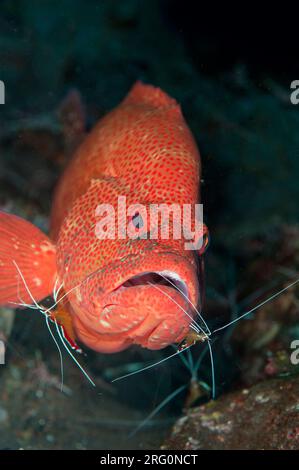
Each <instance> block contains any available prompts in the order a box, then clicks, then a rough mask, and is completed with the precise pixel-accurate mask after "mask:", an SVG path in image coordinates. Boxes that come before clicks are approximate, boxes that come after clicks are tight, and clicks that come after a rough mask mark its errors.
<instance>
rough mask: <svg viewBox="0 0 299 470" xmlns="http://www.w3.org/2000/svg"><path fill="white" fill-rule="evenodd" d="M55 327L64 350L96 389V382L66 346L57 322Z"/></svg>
mask: <svg viewBox="0 0 299 470" xmlns="http://www.w3.org/2000/svg"><path fill="white" fill-rule="evenodd" d="M55 326H56V330H57V333H58V336H59V338H60V340H61V342H62V344H63V346H64V348H65V349H66V351H67V352H68V354H69V355H70V356H71V358H72V359H73V361H74V362H75V363H76V364H77V366H78V367H79V369H80V370H81V372H82V373H83V374H84V376H85V377H86V378H87V380H88V381H89V382H90V383H91V385H93V387H96V384H95V383H94V381H93V380H92V379H91V378H90V377H89V375H88V374H87V372H86V371H85V370H84V368H83V367H82V366H81V364H80V362H79V361H77V359H76V358H75V356H74V355H73V353H72V352H71V351H70V350H69V348H68V347H67V345H66V342H65V340H64V338H63V335H62V334H61V331H60V329H59V325H58V323H57V322H55Z"/></svg>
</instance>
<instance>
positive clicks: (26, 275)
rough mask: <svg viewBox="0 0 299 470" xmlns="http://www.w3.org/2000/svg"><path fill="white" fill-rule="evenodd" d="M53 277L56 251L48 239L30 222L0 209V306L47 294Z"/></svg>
mask: <svg viewBox="0 0 299 470" xmlns="http://www.w3.org/2000/svg"><path fill="white" fill-rule="evenodd" d="M55 277H56V250H55V246H54V245H53V244H52V242H51V241H50V239H49V238H48V237H47V236H46V235H45V234H44V233H42V232H41V231H40V230H39V229H38V228H37V227H35V226H34V225H33V224H31V223H30V222H27V221H26V220H23V219H21V218H20V217H17V216H15V215H12V214H7V213H5V212H2V211H0V305H10V306H11V302H18V303H29V304H32V303H33V300H32V297H33V298H34V299H35V300H36V301H39V300H41V299H43V298H45V297H47V296H48V295H50V294H52V292H53V289H54V283H55ZM31 296H32V297H31Z"/></svg>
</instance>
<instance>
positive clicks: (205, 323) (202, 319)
mask: <svg viewBox="0 0 299 470" xmlns="http://www.w3.org/2000/svg"><path fill="white" fill-rule="evenodd" d="M159 275H160V276H162V277H163V278H164V279H165V280H166V281H167V282H169V283H170V284H171V285H172V286H173V287H175V288H176V289H177V290H178V291H179V292H180V293H181V294H182V296H183V297H184V298H185V299H186V300H187V301H188V302H189V304H190V305H191V306H192V307H193V308H194V310H195V312H196V313H197V315H198V316H199V318H200V320H201V321H202V323H203V324H204V326H205V328H206V330H207V332H208V334H211V331H210V328H209V326H208V324H207V322H206V321H205V319H204V318H203V316H202V315H201V313H200V312H199V310H198V309H197V308H196V307H195V305H194V304H193V303H192V302H191V300H190V299H189V297H188V295H186V294H185V292H183V291H182V289H180V288H179V287H178V286H177V285H176V284H175V283H174V282H172V281H171V280H170V279H169V278H167V277H166V276H164V275H163V274H161V273H159Z"/></svg>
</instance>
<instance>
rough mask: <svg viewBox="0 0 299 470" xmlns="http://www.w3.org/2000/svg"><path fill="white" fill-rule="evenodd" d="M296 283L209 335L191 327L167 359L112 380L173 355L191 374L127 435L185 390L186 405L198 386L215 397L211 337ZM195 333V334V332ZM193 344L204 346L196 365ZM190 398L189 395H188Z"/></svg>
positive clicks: (151, 366) (246, 301)
mask: <svg viewBox="0 0 299 470" xmlns="http://www.w3.org/2000/svg"><path fill="white" fill-rule="evenodd" d="M298 283H299V279H296V280H295V281H293V282H291V283H289V284H288V285H287V286H285V287H284V288H282V289H280V290H279V291H278V292H276V293H274V294H273V295H271V296H269V297H267V299H265V300H264V301H262V302H260V303H259V304H258V305H256V306H255V307H253V308H251V309H249V310H247V311H246V312H244V313H242V314H240V315H238V316H237V317H236V318H233V319H232V320H231V321H229V322H227V323H225V324H224V325H222V326H220V327H218V328H215V329H213V330H212V331H211V332H210V333H208V332H205V331H203V330H202V329H201V330H199V329H198V327H199V325H197V326H196V325H193V326H192V328H191V330H190V334H189V335H188V336H187V338H186V340H185V341H184V342H183V343H182V344H181V345H179V347H178V349H177V351H176V352H175V353H173V354H171V355H169V356H167V357H164V358H163V359H161V360H159V361H157V362H156V363H153V364H150V365H147V366H146V367H143V368H141V369H139V370H135V371H133V372H130V373H128V374H125V375H123V376H121V377H117V378H116V379H114V380H113V382H116V381H119V380H122V379H124V378H127V377H130V376H132V375H135V374H138V373H140V372H142V371H146V370H149V369H152V368H154V367H156V366H158V365H160V364H162V363H165V362H166V361H167V360H168V359H170V358H173V357H175V356H179V357H180V359H181V360H182V362H183V363H184V365H185V366H186V368H187V369H188V370H189V371H190V374H191V380H190V383H187V384H183V385H181V386H179V387H177V388H176V389H175V390H174V391H172V392H171V393H169V394H168V395H167V396H166V398H165V399H164V400H162V401H161V402H160V403H159V404H158V405H157V406H156V407H155V408H154V409H153V411H152V412H151V413H150V414H149V415H148V416H147V417H146V418H145V419H144V420H142V421H141V422H140V424H139V425H138V427H137V428H136V429H134V431H133V432H132V433H131V435H134V434H136V432H138V431H139V430H140V429H141V428H143V427H144V426H145V425H147V424H148V422H149V421H150V420H151V419H152V418H154V417H155V416H156V415H157V414H158V413H159V412H160V411H161V410H162V409H163V408H164V407H165V406H166V405H168V404H169V403H170V402H171V401H172V400H173V399H174V398H175V397H177V396H178V395H179V394H181V393H183V392H186V390H187V389H188V388H189V396H188V397H187V402H186V405H187V404H188V402H189V403H190V404H192V401H194V398H196V394H197V393H198V390H199V388H200V387H202V386H203V387H204V388H205V389H206V390H211V395H212V398H214V397H215V395H216V384H215V370H214V361H213V354H212V342H213V340H214V339H216V338H215V337H213V335H216V334H217V333H218V332H221V331H223V330H225V329H226V328H229V327H231V326H233V325H235V324H236V323H237V322H238V321H239V320H241V319H242V318H245V317H247V316H249V315H250V314H252V313H254V312H255V311H256V310H258V309H259V308H261V307H262V306H264V305H266V304H267V303H268V302H271V301H273V300H274V299H276V298H277V297H279V296H281V295H282V294H283V293H284V292H286V291H287V290H288V289H290V288H292V287H293V286H295V285H297V284H298ZM252 297H256V295H253V296H250V297H249V298H248V299H246V300H245V301H243V302H242V303H248V301H249V300H251V301H252ZM196 330H197V331H196ZM197 343H204V344H205V347H204V349H203V350H202V352H201V353H200V354H199V357H198V358H197V360H196V362H194V359H193V357H192V354H191V347H193V346H194V345H195V344H197ZM208 351H209V352H210V357H211V376H212V380H211V382H212V384H211V387H209V386H208V385H207V384H205V383H204V384H203V383H201V382H200V381H199V378H198V371H199V368H200V365H201V362H202V359H203V357H204V356H205V355H206V353H207V352H208ZM184 352H186V353H187V356H185V355H184V354H183V353H184ZM192 395H193V396H192Z"/></svg>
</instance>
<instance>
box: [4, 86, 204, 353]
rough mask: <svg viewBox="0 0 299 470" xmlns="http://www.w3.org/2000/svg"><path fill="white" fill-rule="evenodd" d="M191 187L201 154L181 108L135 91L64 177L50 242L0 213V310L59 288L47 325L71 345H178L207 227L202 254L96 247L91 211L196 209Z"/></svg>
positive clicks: (111, 242) (194, 299)
mask: <svg viewBox="0 0 299 470" xmlns="http://www.w3.org/2000/svg"><path fill="white" fill-rule="evenodd" d="M199 182H200V157H199V152H198V150H197V147H196V144H195V141H194V139H193V137H192V134H191V132H190V130H189V129H188V127H187V125H186V123H185V120H184V118H183V116H182V113H181V109H180V106H179V105H178V104H177V102H176V101H175V100H174V99H172V98H170V97H169V96H168V95H167V94H166V93H164V92H163V91H162V90H160V89H159V88H155V87H153V86H150V85H144V84H142V83H140V82H137V83H136V84H135V85H134V87H133V88H132V89H131V91H130V92H129V94H128V95H127V97H126V98H125V99H124V100H123V101H122V102H121V103H120V104H119V106H117V107H116V108H115V109H114V110H112V111H111V112H110V113H109V114H107V115H106V116H105V117H104V118H102V119H101V120H100V121H99V122H98V124H97V125H96V126H95V127H94V129H93V130H92V131H91V133H90V134H89V135H88V136H87V137H86V139H85V140H84V141H83V143H82V144H81V146H80V147H79V149H78V150H77V151H76V152H75V155H74V157H73V159H72V160H71V162H70V164H69V166H68V167H67V169H66V171H65V172H64V174H63V175H62V178H61V180H60V183H59V184H58V188H57V190H56V193H55V197H54V201H53V206H52V214H51V233H50V237H49V238H48V237H47V236H46V235H44V234H43V233H42V232H41V231H40V230H39V229H38V228H36V227H34V226H33V225H32V224H31V223H29V222H27V221H25V220H22V219H20V218H18V217H16V216H14V215H9V214H5V213H0V304H8V303H10V302H20V299H21V301H22V302H24V303H32V299H34V300H36V301H40V300H41V299H43V298H44V297H46V296H48V295H51V294H52V293H53V290H54V287H55V285H56V286H61V288H62V289H63V291H62V290H61V292H63V293H65V294H66V296H65V298H64V301H63V302H61V303H59V304H58V308H57V309H56V310H55V311H54V310H53V311H51V319H52V320H54V321H56V322H58V323H59V324H60V325H62V326H63V327H64V331H65V334H66V336H67V337H68V339H69V340H70V341H73V342H74V340H75V338H77V339H79V340H80V341H81V342H82V343H84V344H85V345H87V346H88V347H90V348H92V349H94V350H96V351H100V352H105V353H111V352H117V351H121V350H123V349H125V348H127V347H129V346H130V345H132V344H138V345H141V346H143V347H146V348H148V349H161V348H164V347H165V346H168V345H169V344H171V343H177V342H181V341H182V340H183V339H184V338H185V337H186V335H187V334H188V332H189V329H190V324H191V321H192V318H193V317H194V309H193V308H191V305H192V304H193V305H197V304H198V302H199V296H200V292H199V283H198V270H197V266H198V262H197V261H198V260H197V258H198V256H199V255H201V253H202V252H203V250H204V247H205V240H206V238H205V237H206V234H207V229H206V227H205V226H202V227H203V228H202V232H201V237H202V238H203V239H204V243H203V248H202V249H201V250H200V253H198V251H197V252H196V251H194V250H186V249H185V240H184V239H183V238H182V239H174V237H171V236H170V238H169V239H164V238H163V237H161V236H160V235H158V237H157V238H156V239H150V238H149V237H147V238H146V237H141V236H138V237H136V238H130V239H128V238H127V237H117V236H116V238H115V239H99V237H98V236H97V233H96V227H97V224H98V222H99V214H98V213H97V206H98V205H99V204H109V205H110V207H113V208H114V209H115V211H117V210H118V209H117V208H118V202H119V196H122V197H125V198H126V204H127V206H129V205H131V204H142V205H143V207H146V208H149V207H150V205H151V204H160V203H165V204H174V203H176V204H178V205H180V206H182V205H183V204H191V205H194V204H195V203H198V202H199ZM136 215H137V218H138V220H139V225H138V227H136V229H138V228H139V229H141V230H142V228H141V225H142V224H143V222H144V220H143V219H142V217H141V218H140V213H138V214H133V215H130V216H129V218H128V219H127V218H126V217H127V215H126V216H125V220H122V219H121V220H120V221H118V224H120V223H121V222H125V223H129V224H130V223H131V224H132V223H133V222H134V220H135V216H136ZM121 217H124V216H123V215H121ZM175 222H177V221H175ZM160 223H162V222H161V221H160V219H159V222H158V226H157V229H160V228H161V227H160ZM117 228H118V227H117ZM158 233H160V232H159V230H158ZM171 234H172V232H171ZM60 298H61V294H60Z"/></svg>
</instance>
